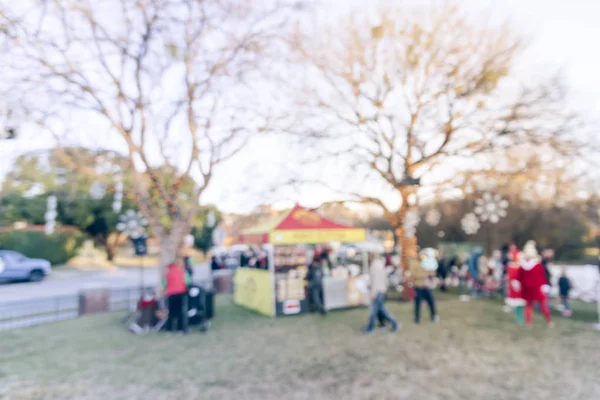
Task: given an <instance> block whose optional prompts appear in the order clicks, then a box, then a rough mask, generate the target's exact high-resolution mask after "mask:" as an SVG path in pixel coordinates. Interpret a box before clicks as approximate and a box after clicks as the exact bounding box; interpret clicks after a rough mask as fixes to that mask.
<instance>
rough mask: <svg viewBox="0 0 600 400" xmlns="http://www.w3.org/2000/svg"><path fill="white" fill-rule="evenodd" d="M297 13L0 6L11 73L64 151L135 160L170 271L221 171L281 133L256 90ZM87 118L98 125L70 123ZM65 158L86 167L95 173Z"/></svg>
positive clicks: (177, 5) (134, 2)
mask: <svg viewBox="0 0 600 400" xmlns="http://www.w3.org/2000/svg"><path fill="white" fill-rule="evenodd" d="M294 7H295V5H294V2H292V1H285V0H269V1H263V2H257V1H249V0H248V1H246V0H244V1H206V0H106V1H101V2H98V1H91V0H80V1H73V0H48V1H44V2H41V3H40V2H38V1H35V0H29V1H24V2H20V3H18V4H16V3H11V5H10V6H9V5H2V6H1V7H0V42H1V43H4V44H8V45H7V46H6V48H7V49H8V51H7V53H6V54H3V57H2V58H3V60H2V62H0V68H1V70H2V72H3V76H4V74H7V75H6V76H8V74H10V76H11V81H12V82H16V84H15V85H13V87H12V88H11V89H12V90H19V91H20V92H21V93H22V94H23V97H24V98H26V99H27V107H28V108H29V112H30V114H29V118H30V119H31V120H34V121H36V122H39V123H40V124H41V125H42V126H43V127H44V128H45V129H47V130H48V131H51V132H52V133H53V135H54V136H55V137H56V139H57V140H58V146H59V149H60V148H62V146H63V145H64V143H66V142H67V141H68V140H73V139H75V140H79V141H80V142H84V143H86V144H87V145H90V146H92V147H100V148H109V149H116V150H117V151H119V152H121V153H123V154H124V155H125V157H126V159H127V161H128V165H127V168H130V169H133V171H134V174H135V177H136V179H135V180H134V184H135V188H134V192H135V193H134V194H135V197H136V199H137V201H138V203H139V207H140V209H141V211H142V212H143V213H144V214H145V216H146V217H147V218H148V220H149V225H150V228H151V230H152V233H153V234H154V235H155V236H157V237H158V238H160V242H161V249H162V256H161V265H162V266H163V267H164V266H165V265H166V263H168V262H170V261H171V260H172V259H173V258H174V257H175V256H176V254H177V251H178V249H179V248H180V246H181V244H182V240H183V237H184V236H185V235H186V234H187V233H189V232H190V224H191V221H192V217H193V215H194V214H195V213H196V212H197V211H198V208H199V202H200V199H201V196H202V194H203V193H204V192H205V190H206V188H207V187H208V185H209V183H211V181H213V179H214V173H215V169H216V168H217V167H218V166H219V165H220V164H222V163H223V162H225V161H226V160H229V159H230V158H231V157H233V156H234V155H236V154H237V153H238V152H240V151H241V150H242V149H243V148H244V145H245V143H246V142H247V140H248V137H249V135H251V134H253V133H257V132H261V131H264V130H265V129H267V128H268V127H269V126H270V120H269V118H268V117H267V116H266V115H265V114H263V113H262V111H264V110H263V109H262V108H261V105H262V102H261V101H260V96H259V95H256V94H255V93H256V92H257V91H256V87H255V84H256V82H260V81H261V78H262V77H263V76H262V75H261V71H262V70H263V69H262V67H264V65H265V63H266V62H267V61H268V59H269V56H270V55H272V54H271V53H270V49H271V48H272V46H271V45H272V44H274V43H275V41H276V40H277V39H278V35H279V33H280V31H281V29H282V27H283V26H284V25H285V24H286V23H287V20H288V18H289V15H290V10H292V9H293V8H294ZM258 92H259V94H260V93H261V92H260V91H258ZM263 93H264V91H263ZM261 110H262V111H261ZM82 119H83V120H86V121H87V126H85V127H82V126H81V125H80V126H75V127H73V126H69V124H70V125H73V124H74V123H73V121H74V120H79V121H81V120H82ZM69 128H70V129H76V131H75V135H74V136H73V135H67V132H68V131H69ZM84 130H85V131H87V132H85V131H84ZM92 139H96V140H92ZM65 148H66V146H65ZM62 155H63V162H69V160H70V164H69V165H70V166H71V167H72V168H75V169H77V171H79V172H81V173H86V174H91V175H93V174H94V173H95V172H94V170H93V169H90V168H86V165H82V164H80V163H78V162H77V159H76V158H72V157H71V156H72V155H71V154H69V153H68V152H66V151H65V152H62ZM183 185H192V186H193V193H192V195H181V193H180V188H181V187H182V186H183Z"/></svg>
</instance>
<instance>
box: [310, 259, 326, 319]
mask: <svg viewBox="0 0 600 400" xmlns="http://www.w3.org/2000/svg"><path fill="white" fill-rule="evenodd" d="M308 290H309V291H308V293H309V299H310V304H311V305H312V306H313V307H316V308H317V310H318V311H319V312H320V313H321V314H323V315H325V314H326V313H327V312H326V311H325V306H324V304H323V264H322V262H321V259H320V258H319V257H315V258H314V259H313V261H312V263H311V264H310V267H309V269H308Z"/></svg>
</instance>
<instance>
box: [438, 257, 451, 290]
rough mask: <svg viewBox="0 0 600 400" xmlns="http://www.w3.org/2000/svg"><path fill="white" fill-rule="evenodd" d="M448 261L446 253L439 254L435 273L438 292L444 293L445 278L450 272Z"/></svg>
mask: <svg viewBox="0 0 600 400" xmlns="http://www.w3.org/2000/svg"><path fill="white" fill-rule="evenodd" d="M450 268H451V266H450V259H449V258H448V257H447V256H446V253H444V252H441V253H440V259H439V261H438V268H437V270H436V272H435V275H436V277H437V278H438V279H439V280H440V290H441V291H442V292H446V291H447V290H448V289H447V288H446V278H448V272H449V271H450Z"/></svg>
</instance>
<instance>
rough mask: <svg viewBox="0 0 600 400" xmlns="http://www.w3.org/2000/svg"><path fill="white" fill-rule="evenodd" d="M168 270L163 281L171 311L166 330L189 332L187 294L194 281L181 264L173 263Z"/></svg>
mask: <svg viewBox="0 0 600 400" xmlns="http://www.w3.org/2000/svg"><path fill="white" fill-rule="evenodd" d="M167 268H168V270H167V275H166V276H165V278H164V279H163V289H164V295H165V297H166V298H167V304H168V309H169V316H168V318H167V326H166V328H167V330H168V331H174V330H177V331H183V332H187V330H188V326H187V292H188V288H189V287H190V285H191V284H192V280H191V278H190V276H189V275H188V273H187V272H186V271H185V268H183V267H182V266H181V265H179V263H176V262H173V263H171V264H169V266H168V267H167ZM175 323H177V329H175Z"/></svg>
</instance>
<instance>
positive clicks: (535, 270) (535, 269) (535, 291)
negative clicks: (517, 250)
mask: <svg viewBox="0 0 600 400" xmlns="http://www.w3.org/2000/svg"><path fill="white" fill-rule="evenodd" d="M519 282H520V283H521V297H522V298H523V299H524V300H525V301H527V302H531V301H541V300H543V299H544V298H545V297H546V295H545V293H544V292H543V291H542V286H544V285H547V284H548V280H547V279H546V272H545V271H544V267H543V266H542V263H541V262H539V261H538V260H523V261H521V268H519Z"/></svg>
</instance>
